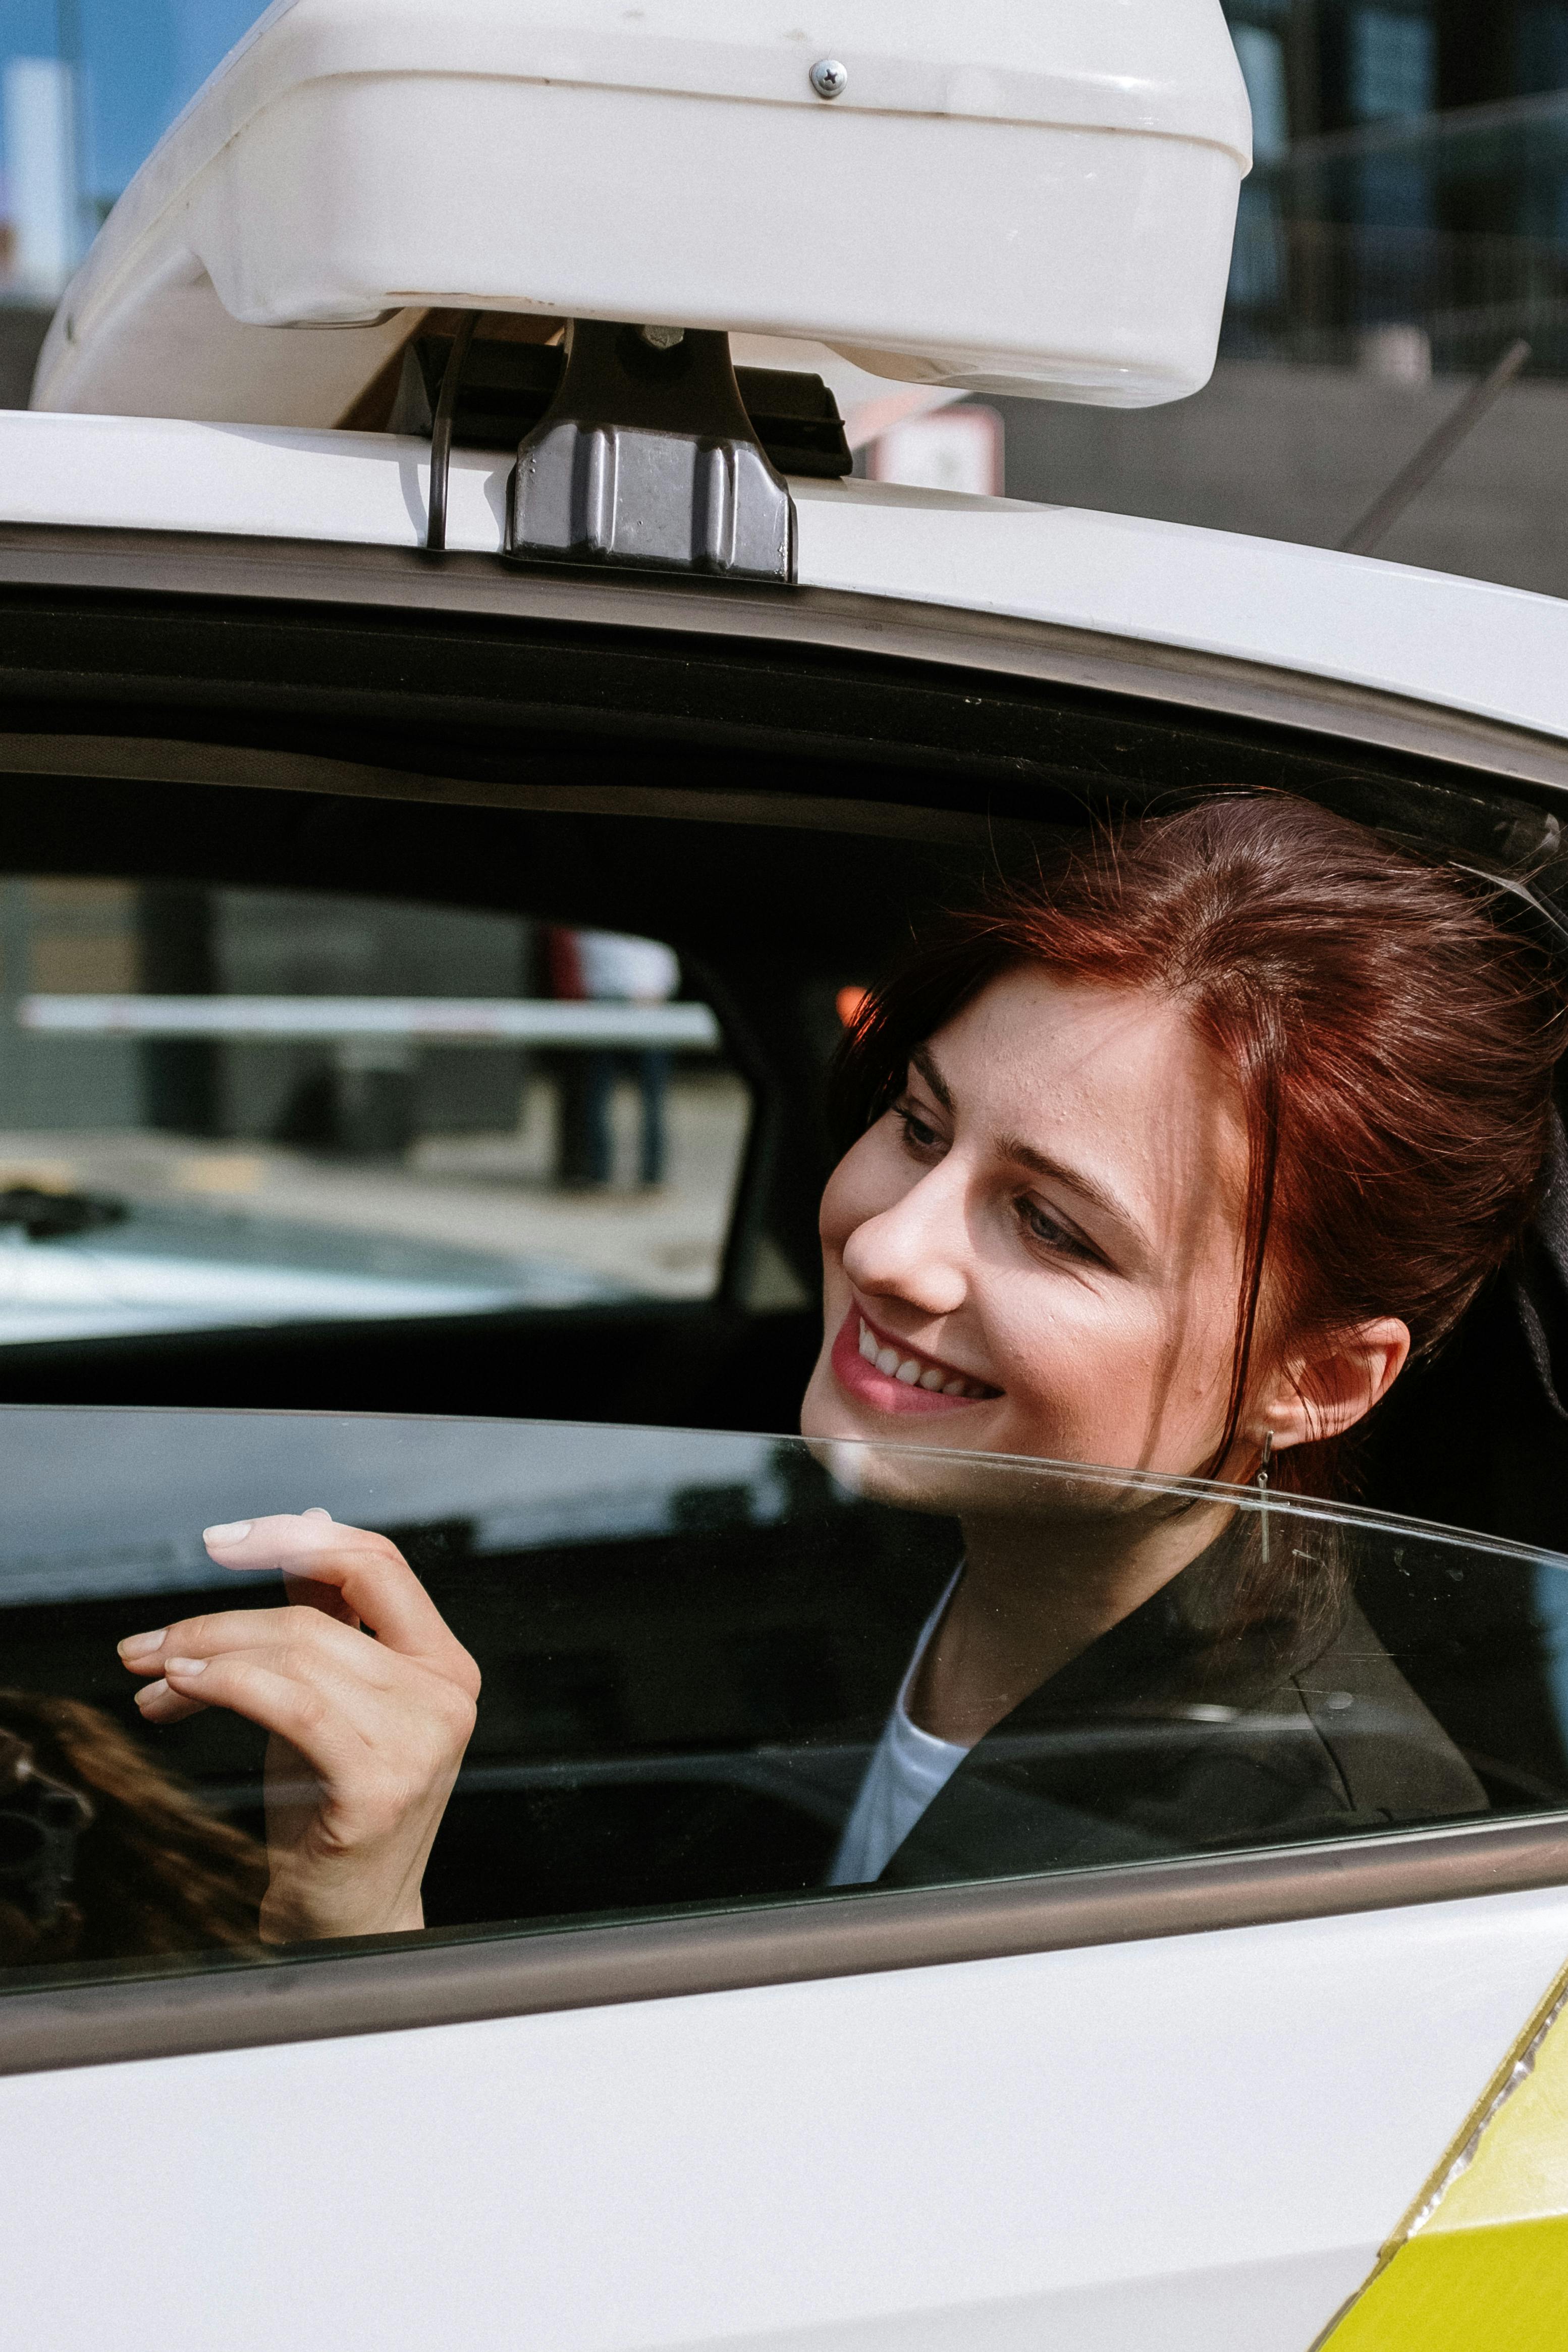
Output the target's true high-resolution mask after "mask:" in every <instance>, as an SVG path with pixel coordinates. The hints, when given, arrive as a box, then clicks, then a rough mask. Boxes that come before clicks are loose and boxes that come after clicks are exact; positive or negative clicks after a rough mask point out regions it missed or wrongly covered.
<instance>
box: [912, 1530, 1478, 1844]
mask: <svg viewBox="0 0 1568 2352" xmlns="http://www.w3.org/2000/svg"><path fill="white" fill-rule="evenodd" d="M1235 1554H1236V1548H1235V1546H1234V1544H1233V1543H1231V1542H1228V1540H1227V1539H1226V1538H1221V1541H1220V1543H1219V1544H1218V1545H1216V1546H1214V1547H1211V1549H1210V1550H1209V1551H1208V1552H1207V1553H1205V1554H1204V1555H1203V1557H1202V1558H1201V1559H1198V1560H1195V1561H1194V1562H1193V1563H1192V1565H1191V1566H1190V1567H1188V1568H1186V1569H1185V1570H1183V1571H1182V1573H1181V1574H1180V1575H1179V1576H1177V1577H1176V1578H1174V1579H1173V1580H1172V1581H1171V1582H1170V1583H1169V1584H1167V1585H1166V1586H1165V1587H1164V1588H1163V1589H1162V1590H1161V1591H1159V1592H1156V1593H1155V1595H1154V1596H1153V1598H1152V1599H1151V1600H1149V1601H1145V1603H1144V1605H1143V1606H1142V1608H1140V1609H1138V1610H1136V1611H1134V1613H1133V1614H1132V1615H1131V1616H1130V1617H1126V1618H1124V1619H1123V1621H1122V1622H1121V1623H1120V1624H1118V1625H1114V1626H1113V1627H1112V1628H1111V1630H1110V1632H1109V1633H1105V1634H1104V1635H1103V1636H1102V1638H1101V1639H1100V1640H1099V1641H1098V1642H1096V1643H1093V1644H1092V1646H1091V1648H1089V1649H1088V1650H1086V1651H1085V1652H1084V1653H1083V1654H1082V1655H1081V1656H1080V1657H1078V1658H1075V1659H1074V1660H1073V1662H1072V1663H1071V1665H1069V1666H1066V1667H1064V1668H1063V1670H1062V1671H1061V1673H1060V1674H1059V1675H1053V1676H1052V1677H1051V1680H1050V1681H1049V1682H1047V1683H1044V1684H1042V1685H1041V1686H1040V1689H1038V1690H1036V1691H1034V1692H1032V1693H1031V1694H1030V1696H1029V1697H1028V1698H1026V1699H1025V1700H1024V1701H1023V1703H1022V1705H1021V1706H1017V1707H1015V1708H1014V1709H1013V1711H1012V1713H1011V1714H1010V1715H1009V1716H1008V1717H1005V1718H1004V1720H1003V1721H1002V1722H1000V1723H998V1725H997V1726H996V1727H995V1728H994V1729H993V1730H991V1731H989V1732H988V1733H987V1734H986V1736H985V1738H983V1739H981V1740H980V1741H979V1742H978V1743H977V1745H976V1746H975V1747H974V1748H971V1750H970V1751H969V1753H968V1755H967V1757H966V1758H965V1759H964V1761H963V1763H962V1764H961V1765H960V1766H959V1767H958V1769H957V1770H956V1772H955V1773H954V1775H953V1777H952V1779H951V1780H949V1781H948V1782H947V1784H946V1788H944V1789H943V1790H941V1791H940V1792H939V1794H938V1795H937V1796H936V1798H935V1799H934V1800H933V1801H932V1803H931V1804H930V1806H929V1807H928V1808H927V1809H926V1811H925V1813H923V1814H922V1816H921V1818H920V1819H919V1821H918V1822H916V1823H915V1827H914V1828H913V1829H912V1830H911V1832H909V1835H908V1836H907V1837H906V1838H905V1839H904V1843H903V1844H902V1845H901V1846H900V1847H899V1849H898V1851H897V1852H896V1853H894V1855H893V1857H892V1859H891V1860H890V1862H889V1863H888V1864H887V1867H886V1869H885V1870H884V1871H883V1874H882V1877H881V1879H880V1881H879V1882H878V1883H879V1885H884V1886H920V1885H936V1884H942V1883H950V1882H952V1881H953V1880H955V1879H973V1878H996V1877H1005V1876H1009V1875H1012V1874H1032V1873H1035V1872H1040V1871H1051V1870H1081V1869H1087V1868H1092V1867H1094V1866H1096V1865H1100V1864H1110V1863H1120V1862H1134V1861H1147V1860H1153V1859H1155V1858H1157V1857H1162V1856H1163V1857H1167V1858H1169V1857H1175V1856H1179V1855H1184V1854H1195V1853H1205V1852H1215V1851H1219V1850H1223V1849H1225V1848H1230V1847H1237V1846H1248V1845H1257V1844H1270V1843H1275V1842H1281V1843H1297V1842H1301V1841H1304V1840H1309V1839H1313V1838H1318V1837H1332V1836H1343V1835H1345V1834H1347V1833H1351V1832H1355V1831H1358V1830H1365V1829H1373V1828H1377V1827H1385V1826H1388V1825H1390V1824H1393V1823H1396V1822H1406V1823H1416V1822H1437V1821H1448V1820H1452V1819H1453V1818H1454V1817H1455V1816H1456V1815H1459V1816H1462V1815H1468V1814H1474V1813H1478V1812H1482V1811H1485V1810H1486V1808H1487V1798H1486V1794H1485V1791H1484V1790H1482V1788H1481V1785H1480V1783H1479V1780H1477V1779H1476V1777H1475V1774H1474V1773H1473V1772H1472V1771H1471V1770H1470V1769H1469V1765H1468V1764H1467V1763H1466V1762H1465V1760H1464V1759H1463V1757H1462V1756H1461V1755H1460V1754H1459V1752H1458V1748H1456V1747H1455V1746H1454V1745H1453V1743H1452V1741H1451V1740H1450V1739H1449V1738H1448V1734H1447V1733H1446V1732H1445V1731H1444V1730H1443V1729H1442V1727H1441V1726H1440V1725H1439V1724H1438V1723H1437V1720H1436V1718H1435V1717H1433V1716H1432V1715H1430V1714H1429V1713H1428V1712H1427V1708H1426V1707H1425V1706H1423V1705H1422V1703H1421V1701H1420V1700H1419V1699H1418V1698H1417V1697H1416V1694H1415V1692H1414V1691H1413V1690H1412V1689H1411V1688H1410V1685H1409V1684H1408V1683H1407V1682H1406V1680H1405V1677H1404V1676H1403V1675H1401V1674H1400V1672H1399V1670H1398V1668H1397V1667H1396V1665H1395V1664H1394V1662H1393V1660H1392V1659H1391V1658H1390V1657H1389V1656H1388V1654H1387V1653H1386V1651H1385V1649H1384V1648H1383V1646H1382V1644H1381V1643H1379V1641H1378V1640H1377V1637H1376V1635H1375V1633H1373V1631H1372V1629H1371V1627H1370V1626H1369V1625H1368V1624H1367V1622H1366V1620H1365V1619H1364V1617H1363V1615H1362V1613H1361V1612H1360V1610H1359V1609H1357V1608H1356V1607H1355V1605H1354V1601H1350V1600H1348V1599H1345V1600H1343V1601H1341V1602H1340V1603H1339V1604H1338V1605H1337V1606H1336V1607H1334V1608H1333V1610H1332V1611H1331V1612H1329V1614H1328V1621H1327V1622H1326V1623H1325V1622H1324V1620H1323V1615H1322V1612H1321V1610H1320V1611H1318V1612H1314V1614H1313V1618H1312V1620H1311V1621H1309V1620H1308V1618H1307V1617H1306V1616H1305V1615H1304V1614H1303V1613H1302V1612H1291V1610H1290V1609H1289V1608H1285V1609H1282V1610H1277V1611H1276V1612H1274V1613H1273V1614H1270V1615H1264V1616H1260V1617H1254V1618H1252V1620H1251V1621H1250V1622H1244V1621H1243V1619H1242V1618H1241V1616H1240V1615H1239V1601H1238V1598H1237V1596H1238V1594H1239V1592H1240V1591H1241V1590H1242V1589H1243V1580H1242V1579H1240V1578H1239V1575H1238V1571H1237V1560H1236V1556H1235ZM1244 1565H1245V1563H1243V1566H1244ZM1322 1566H1324V1567H1326V1566H1327V1563H1322ZM1309 1589H1310V1588H1309Z"/></svg>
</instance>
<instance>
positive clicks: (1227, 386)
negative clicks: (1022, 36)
mask: <svg viewBox="0 0 1568 2352" xmlns="http://www.w3.org/2000/svg"><path fill="white" fill-rule="evenodd" d="M1225 5H1226V12H1227V15H1228V17H1229V19H1230V23H1231V28H1232V31H1233V34H1234V37H1235V40H1236V46H1237V50H1238V54H1239V58H1240V60H1241V65H1242V69H1243V72H1244V73H1245V75H1246V78H1247V83H1248V87H1249V91H1250V93H1251V99H1252V110H1253V118H1254V125H1255V136H1256V147H1257V158H1258V160H1257V166H1256V169H1255V170H1254V173H1253V174H1252V177H1251V179H1250V180H1249V182H1248V184H1247V185H1246V187H1245V188H1244V190H1243V192H1242V203H1241V215H1240V223H1239V235H1238V238H1237V246H1236V258H1235V266H1234V270H1233V274H1232V279H1231V298H1230V305H1229V310H1228V316H1227V320H1226V327H1225V335H1224V341H1223V344H1222V350H1221V358H1220V363H1219V366H1218V371H1217V373H1216V375H1215V379H1214V382H1213V383H1212V384H1211V385H1210V387H1209V388H1208V390H1207V391H1206V392H1205V393H1203V394H1199V395H1198V397H1197V399H1195V400H1191V401H1186V402H1182V403H1178V404H1176V405H1175V406H1174V407H1171V408H1166V409H1155V410H1147V411H1143V412H1139V413H1134V414H1131V415H1122V414H1117V413H1115V412H1110V411H1103V410H1096V409H1090V408H1071V407H1066V406H1061V405H1058V404H1034V403H1028V402H1003V403H999V404H995V405H996V408H997V410H998V413H999V415H1000V419H1001V424H1002V426H1003V442H1004V446H1005V450H1006V458H1005V479H1006V487H1007V488H1008V490H1009V493H1010V494H1011V495H1013V496H1015V497H1021V498H1028V499H1044V500H1048V501H1051V500H1055V501H1061V502H1065V503H1071V504H1074V505H1082V506H1090V507H1100V508H1108V509H1115V510H1119V511H1124V512H1131V513H1141V514H1153V515H1159V516H1164V517H1166V518H1168V519H1170V520H1177V521H1184V522H1195V523H1205V524H1210V525H1214V526H1217V527H1219V528H1223V529H1229V530H1249V531H1257V532H1260V533H1263V534H1266V535H1268V536H1271V537H1277V538H1286V539H1297V540H1303V541H1312V542H1316V543H1321V544H1333V543H1334V542H1335V541H1338V540H1339V539H1340V538H1341V537H1343V534H1344V532H1345V531H1346V530H1348V529H1349V528H1350V527H1351V525H1352V524H1353V523H1354V520H1356V518H1357V516H1358V515H1359V514H1360V513H1361V512H1362V510H1363V509H1364V508H1365V507H1366V505H1367V504H1368V503H1369V501H1370V500H1371V499H1372V498H1373V497H1374V496H1375V494H1376V492H1377V491H1378V490H1379V489H1381V488H1383V486H1384V485H1385V483H1386V482H1387V480H1388V479H1389V478H1391V477H1392V475H1393V474H1395V473H1396V471H1397V470H1398V468H1399V467H1400V466H1401V465H1402V464H1403V463H1404V461H1405V459H1406V457H1408V456H1409V455H1410V454H1411V452H1412V451H1413V449H1414V448H1415V447H1416V446H1417V444H1418V443H1419V442H1420V440H1421V439H1422V438H1423V436H1425V435H1426V433H1427V432H1428V431H1429V430H1430V429H1431V428H1432V426H1433V425H1435V424H1436V423H1437V421H1438V420H1439V419H1440V418H1441V417H1442V416H1443V415H1445V413H1446V412H1447V411H1448V408H1449V407H1451V406H1452V404H1453V403H1454V401H1455V400H1456V398H1457V397H1458V394H1460V392H1461V391H1462V390H1463V388H1464V384H1465V382H1466V381H1467V380H1468V379H1470V378H1473V377H1474V376H1475V375H1476V374H1477V373H1481V372H1483V371H1484V370H1485V369H1486V368H1487V367H1489V366H1490V363H1491V362H1492V361H1493V360H1494V359H1495V358H1496V357H1497V356H1498V354H1499V353H1500V352H1501V350H1502V349H1503V348H1504V347H1505V346H1506V344H1507V343H1508V342H1509V341H1511V339H1512V338H1513V337H1514V336H1516V335H1523V336H1525V337H1527V338H1528V339H1529V341H1530V342H1531V347H1532V357H1531V363H1530V368H1529V371H1528V373H1527V374H1526V376H1525V378H1524V379H1523V381H1522V382H1521V383H1520V384H1519V385H1518V386H1516V387H1515V389H1514V390H1512V391H1511V392H1510V393H1509V394H1507V395H1506V397H1505V398H1504V400H1503V401H1502V403H1501V404H1500V406H1499V407H1498V408H1497V409H1495V410H1494V411H1493V412H1492V414H1491V415H1490V416H1489V417H1488V418H1487V420H1486V421H1485V423H1484V424H1483V425H1481V426H1480V427H1479V430H1478V431H1477V432H1476V434H1475V435H1474V436H1473V437H1472V439H1471V440H1470V441H1469V443H1468V444H1467V445H1466V446H1465V447H1464V448H1463V449H1462V450H1461V451H1460V453H1459V454H1458V457H1455V458H1454V459H1453V460H1452V462H1451V463H1450V465H1449V466H1448V467H1447V468H1446V469H1445V470H1444V472H1443V473H1442V474H1441V475H1440V476H1439V478H1437V481H1436V482H1434V483H1433V485H1432V486H1431V487H1430V488H1428V489H1427V490H1426V491H1425V492H1424V493H1423V495H1422V496H1421V498H1420V499H1418V500H1417V502H1416V505H1415V506H1414V507H1413V508H1412V509H1410V511H1409V513H1408V514H1407V516H1406V518H1405V520H1402V521H1401V522H1400V523H1399V524H1398V525H1397V526H1396V530H1394V532H1393V533H1392V534H1391V535H1390V537H1389V539H1388V541H1386V543H1385V546H1384V548H1383V549H1382V550H1381V552H1383V553H1385V554H1386V555H1388V556H1391V557H1395V558H1398V559H1400V560H1403V561H1406V562H1416V563H1428V564H1433V565H1436V566H1437V567H1439V568H1442V569H1446V570H1454V571H1461V572H1471V573H1474V574H1476V575H1478V576H1479V577H1482V578H1487V579H1496V580H1502V581H1508V582H1511V583H1517V584H1520V585H1523V586H1529V587H1532V588H1540V589H1543V590H1546V591H1548V592H1550V593H1557V594H1568V544H1565V534H1564V530H1563V518H1564V515H1565V513H1568V0H1225ZM255 14H256V8H255V5H254V0H0V403H20V402H22V401H24V400H25V399H26V392H27V385H28V383H29V380H30V376H31V371H32V364H33V359H34V356H35V353H36V351H37V343H38V341H39V339H40V336H41V333H42V329H43V325H44V322H45V320H46V319H47V311H48V309H49V307H50V305H51V304H52V301H53V299H54V297H55V296H56V294H57V292H58V290H59V288H60V286H61V285H62V284H63V282H64V280H65V278H67V277H68V274H69V271H70V268H72V266H73V265H74V263H75V261H76V260H77V259H78V258H79V257H80V255H81V253H82V252H83V251H85V249H86V246H87V244H88V242H89V240H90V237H91V236H92V233H93V231H94V229H95V227H96V226H97V224H98V222H99V219H100V218H101V216H102V215H103V213H104V212H105V211H106V210H107V208H108V206H109V205H110V203H112V201H113V199H114V197H115V196H116V195H117V194H119V192H120V189H121V188H122V187H123V186H124V184H125V183H126V181H127V180H128V179H129V178H130V176H131V173H132V172H133V171H134V170H135V168H136V166H137V165H138V163H140V162H141V159H142V157H143V156H144V155H145V154H146V153H147V152H148V150H149V149H150V148H151V147H152V144H153V142H155V140H156V139H157V137H158V136H159V134H160V133H161V132H162V131H163V130H164V129H165V128H166V126H167V125H168V123H169V122H170V121H172V119H173V117H174V115H175V114H176V113H177V112H178V110H179V109H180V108H181V107H182V106H183V104H184V103H185V101H186V100H188V99H189V98H190V97H191V95H192V94H193V92H194V90H195V89H197V88H198V87H199V86H200V84H201V82H202V80H203V79H204V77H205V75H206V74H207V73H208V72H210V70H211V69H212V68H213V66H214V65H215V64H216V63H217V61H218V59H219V58H221V57H222V56H223V55H224V53H225V50H226V49H227V48H228V47H231V46H232V44H233V43H234V42H235V40H236V39H238V38H239V37H240V36H241V35H242V34H243V33H244V32H245V30H246V27H247V26H248V25H249V23H250V22H251V20H252V18H253V16H255ZM954 21H955V24H956V26H961V25H962V11H961V10H956V11H955V18H954ZM925 440H926V442H927V443H928V446H925V445H923V442H922V436H921V434H920V433H919V432H918V431H916V432H915V434H914V435H913V436H909V435H907V434H906V435H905V436H904V442H903V444H902V446H899V447H898V448H896V449H894V448H893V447H891V446H890V447H889V448H886V449H884V450H883V451H882V452H881V453H880V454H878V453H876V452H873V453H871V454H870V455H868V457H867V460H866V464H867V469H868V470H870V471H872V472H873V473H877V474H879V475H881V476H882V477H883V478H900V479H907V478H915V479H921V478H924V479H929V480H933V481H936V482H951V483H952V484H953V485H954V486H969V485H971V484H973V486H981V482H980V477H981V475H983V474H984V473H985V471H986V468H987V467H988V466H989V465H991V464H992V463H993V462H994V460H993V457H992V455H991V454H990V453H989V449H988V444H987V442H986V438H985V436H984V435H981V434H975V433H971V434H969V435H968V436H967V437H966V436H965V434H964V431H963V429H962V428H961V427H957V426H956V425H955V424H954V423H953V422H952V421H949V423H948V424H947V425H945V426H944V425H941V423H940V421H939V420H938V419H936V418H933V419H931V420H930V421H929V424H928V425H927V427H926V434H925ZM977 468H978V471H977V470H976V469H977Z"/></svg>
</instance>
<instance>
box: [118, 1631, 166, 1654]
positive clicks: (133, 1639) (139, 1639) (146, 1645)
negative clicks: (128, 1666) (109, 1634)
mask: <svg viewBox="0 0 1568 2352" xmlns="http://www.w3.org/2000/svg"><path fill="white" fill-rule="evenodd" d="M168 1638H169V1628H168V1627H167V1625H160V1627H159V1628H158V1631H157V1632H156V1633H127V1635H126V1637H125V1639H124V1641H123V1642H119V1643H116V1644H115V1647H116V1648H117V1649H118V1650H119V1652H120V1656H121V1657H122V1658H141V1657H144V1656H145V1655H146V1654H147V1653H148V1651H150V1650H161V1649H162V1646H163V1644H164V1643H165V1642H166V1641H167V1640H168Z"/></svg>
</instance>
